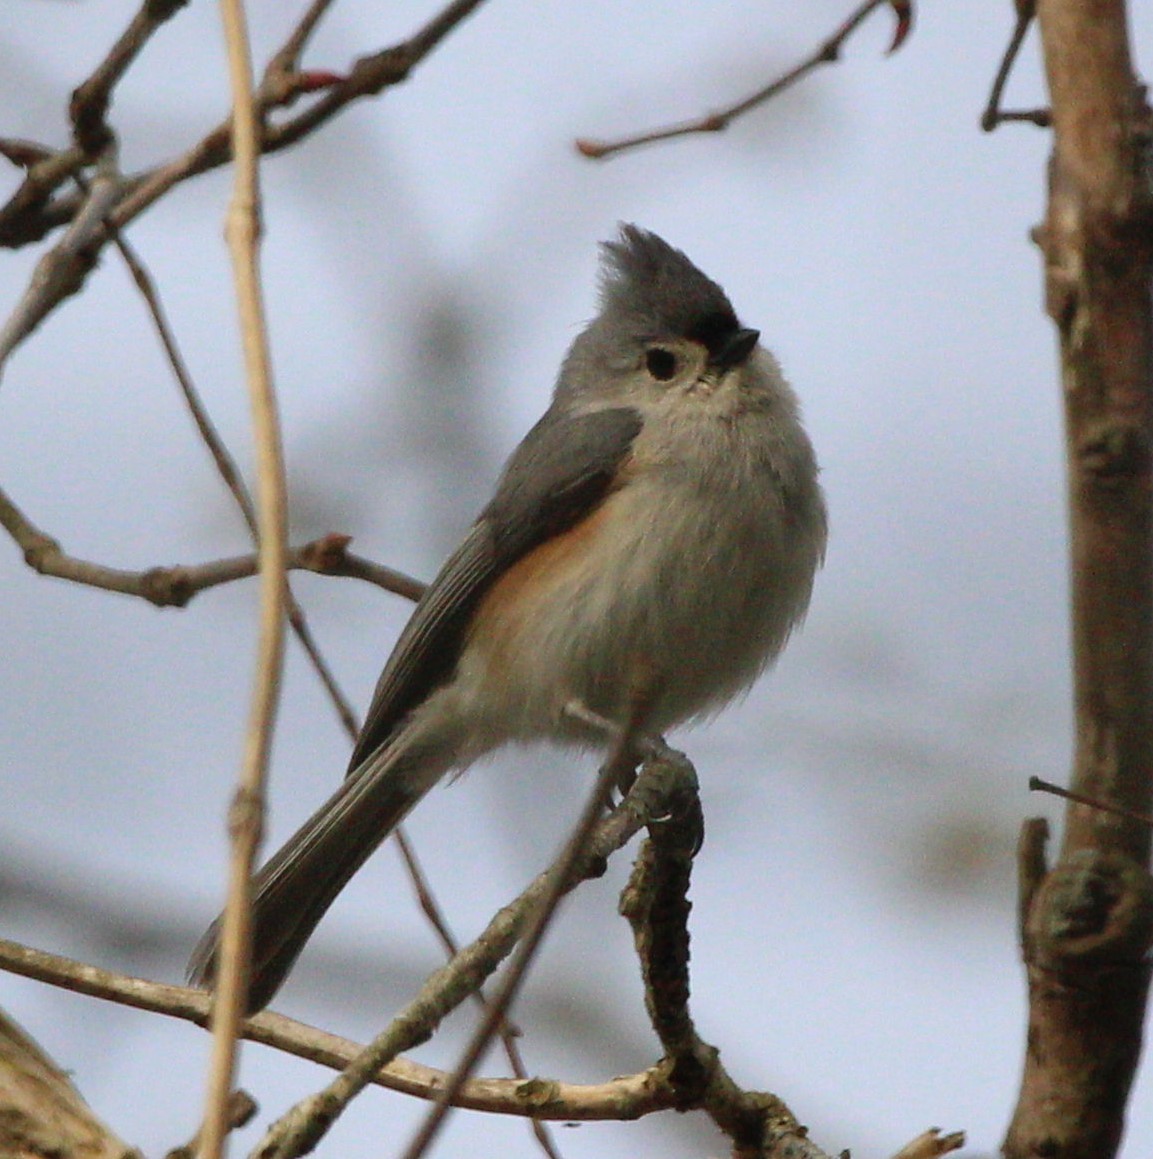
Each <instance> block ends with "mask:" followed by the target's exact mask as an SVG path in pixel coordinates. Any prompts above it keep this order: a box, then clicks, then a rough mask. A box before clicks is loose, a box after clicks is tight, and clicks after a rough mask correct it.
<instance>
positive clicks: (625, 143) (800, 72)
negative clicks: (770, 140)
mask: <svg viewBox="0 0 1153 1159" xmlns="http://www.w3.org/2000/svg"><path fill="white" fill-rule="evenodd" d="M882 5H888V6H889V7H890V8H892V9H893V12H894V14H895V15H896V18H897V25H896V28H895V30H894V32H893V39H892V41H891V42H890V44H889V49H888V51H889V52H890V53H893V52H896V51H897V49H898V48H900V47H901V45H902V44H903V43H904V42H905V39H906V38H907V37H908V35H909V32H910V30H911V29H912V27H913V4H912V0H864V2H863V3H862V4H860V5H859V6H858V7H857V8H856V9H854V11H853V12H852V13H851V14H850V15H849V17H848V18H847V19H846V20H845V21H844V22H843V23H842V24H841V25H840V27H839V28H838V29H837V30H836V32H834V33H833V35H832V36H830V37H829V38H828V39H827V40H825V41H823V42H822V43H821V44H820V45H819V46H818V47H817V48H816V49H815V51H813V52H812V53H811V54H810V55H809V56H807V57H805V59H804V60H802V61H801V62H800V64H797V65H794V66H793V67H792V68H791V69H789V70H788V72H786V73H784V74H782V75H781V76H779V77H778V78H777V79H776V80H774V81H772V82H771V83H769V84H767V85H765V86H764V88H760V89H758V90H757V91H756V92H755V93H753V94H751V95H750V96H747V97H742V98H741V99H740V100H738V101H735V102H734V103H733V104H731V105H727V106H726V107H725V108H723V109H718V110H716V111H715V112H712V113H706V114H705V115H704V116H703V117H694V118H693V119H692V120H690V121H681V122H679V123H677V124H675V125H665V126H663V127H662V128H659V129H649V130H647V131H646V132H643V133H636V134H633V135H631V136H628V137H621V138H619V139H618V140H616V141H595V140H592V139H590V138H588V137H580V138H578V139H577V141H576V142H575V144H576V148H577V152H579V153H583V154H584V156H586V157H590V158H592V159H594V160H601V159H603V158H605V157H610V156H612V155H613V154H614V153H623V152H624V151H625V150H626V149H635V148H637V146H639V145H652V144H654V143H656V142H657V141H669V140H672V139H673V138H674V137H687V136H690V135H691V134H694V133H720V132H723V131H724V130H725V129H727V128H728V127H729V125H731V124H732V123H733V121H735V120H737V118H738V117H742V116H744V114H745V113H747V112H750V111H751V110H752V109H755V108H757V107H758V106H759V105H762V104H764V103H765V102H766V101H769V100H772V98H773V97H776V96H779V95H780V94H781V93H783V92H784V91H785V90H786V89H788V88H791V87H792V86H793V85H794V84H796V83H797V81H799V80H801V79H802V78H804V77H806V76H807V75H808V74H809V73H810V72H812V71H813V70H814V69H816V68H818V67H820V66H821V65H822V64H833V63H835V62H836V61H837V60H838V59H839V58H840V55H841V48H842V47H843V45H844V43H845V41H846V40H848V39H849V37H850V36H852V34H853V33H854V32H856V30H857V29H858V28H859V27H860V25H861V24H862V23H863V22H864V21H865V19H866V18H867V17H868V16H869V15H871V14H872V13H873V12H874V11H875V10H876V9H877V8H880V7H881V6H882Z"/></svg>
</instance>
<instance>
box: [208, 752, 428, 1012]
mask: <svg viewBox="0 0 1153 1159" xmlns="http://www.w3.org/2000/svg"><path fill="white" fill-rule="evenodd" d="M447 768H448V762H447V761H444V760H437V759H436V755H435V754H432V753H430V752H428V751H427V749H426V750H425V751H423V752H418V751H414V748H413V747H412V746H406V745H404V744H403V743H400V744H392V745H389V746H388V747H387V748H386V749H385V750H383V751H381V750H378V751H377V752H376V753H374V754H373V755H372V756H371V757H370V758H369V759H368V760H367V761H365V762H364V763H363V764H362V765H360V766H359V767H358V768H356V769H355V770H353V771H352V772H351V773H350V774H349V776H348V777H347V778H345V780H344V782H343V783H342V784H341V786H340V788H339V789H337V791H336V792H335V793H333V795H332V796H331V797H330V798H329V799H328V800H327V801H326V802H325V803H324V804H323V805H322V806H321V807H320V808H319V809H318V810H317V811H316V812H315V813H314V814H313V815H312V816H311V817H310V818H309V819H308V820H307V821H305V823H304V824H303V825H302V826H301V827H300V828H299V829H298V830H297V831H296V833H295V834H294V835H293V836H292V837H291V838H289V840H288V841H287V842H286V843H285V845H284V846H283V847H282V848H281V849H280V850H279V851H278V852H276V853H275V854H274V855H273V856H272V857H271V858H270V859H269V861H268V862H267V863H266V864H265V865H264V866H262V867H261V869H260V870H259V871H258V872H257V873H256V875H255V877H254V878H253V899H252V959H251V970H250V976H249V990H248V1012H249V1013H250V1014H251V1013H253V1012H255V1011H257V1010H261V1009H263V1008H264V1007H265V1006H267V1005H268V1003H269V1002H271V1001H272V998H273V996H274V995H275V994H276V992H277V990H279V989H280V986H281V984H282V983H283V982H284V979H285V978H286V977H287V976H288V972H289V971H290V970H291V969H292V966H293V963H295V961H296V959H297V956H298V955H299V954H300V951H301V950H302V949H304V946H305V943H306V942H307V941H308V939H309V938H310V937H311V936H312V932H313V930H315V929H316V926H317V924H318V923H319V921H320V919H321V918H322V917H323V916H324V914H325V913H326V912H327V910H328V907H329V906H330V905H332V903H333V902H334V901H335V900H336V896H337V894H339V893H340V891H341V890H342V889H343V888H344V887H345V885H347V884H348V882H349V880H350V879H351V878H352V876H353V874H355V873H356V871H357V870H358V869H360V867H361V866H362V865H363V864H364V863H365V861H366V860H367V859H368V858H369V856H370V855H371V854H372V853H373V852H374V850H375V849H376V848H377V847H378V846H379V845H380V844H381V842H382V841H384V839H385V838H386V837H387V836H388V835H389V834H390V833H391V832H392V831H393V830H394V829H395V828H396V826H397V825H398V824H400V822H401V821H402V820H403V819H404V816H405V814H407V813H408V811H409V810H410V809H411V808H412V807H413V806H414V805H415V804H416V803H417V802H418V801H419V800H420V799H421V797H423V796H424V795H425V793H427V792H428V790H429V789H430V788H431V787H432V786H433V785H434V784H435V783H436V782H437V781H438V780H439V779H440V777H441V776H442V775H443V774H444V772H446V771H447ZM220 925H221V918H219V917H218V918H217V919H216V921H214V922H213V923H212V925H211V926H209V927H208V930H207V931H206V932H205V934H204V936H203V937H202V938H201V939H200V941H199V943H198V944H197V946H196V949H195V950H194V951H193V954H192V958H191V960H190V961H189V964H188V979H189V981H190V982H191V984H192V985H194V986H202V987H204V988H206V989H211V988H212V986H213V984H214V982H215V979H216V972H217V952H218V942H219V936H220Z"/></svg>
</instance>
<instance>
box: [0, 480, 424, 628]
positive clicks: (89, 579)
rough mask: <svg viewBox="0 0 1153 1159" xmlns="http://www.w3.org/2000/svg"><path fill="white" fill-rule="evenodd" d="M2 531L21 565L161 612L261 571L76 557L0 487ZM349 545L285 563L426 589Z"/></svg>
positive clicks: (221, 564)
mask: <svg viewBox="0 0 1153 1159" xmlns="http://www.w3.org/2000/svg"><path fill="white" fill-rule="evenodd" d="M0 527H3V528H4V529H5V530H6V531H7V532H8V534H9V535H11V537H12V539H13V540H14V541H15V542H16V545H17V546H18V547H19V548H20V549H21V551H23V553H24V562H25V563H27V564H28V566H29V567H31V568H33V569H34V570H35V571H37V572H39V573H40V574H41V575H46V576H52V577H54V578H56V579H64V580H69V581H70V582H72V583H78V584H83V585H84V586H86V587H93V588H100V589H101V590H102V591H108V592H118V593H120V594H121V595H126V596H136V597H138V598H139V599H142V600H147V601H148V602H149V603H150V604H155V605H156V606H157V607H161V608H183V607H185V606H186V605H187V604H188V603H189V602H190V601H191V600H192V598H193V597H194V596H196V595H197V594H198V593H200V592H203V591H207V590H208V589H209V588H214V587H218V586H219V585H220V584H227V583H233V582H235V581H236V580H242V579H248V578H250V577H251V576H254V575H256V574H257V572H258V570H259V557H258V556H257V555H255V554H253V553H249V554H248V555H238V556H231V557H228V558H226V559H217V560H211V561H209V562H207V563H200V564H177V565H174V566H171V567H152V568H146V569H145V570H144V571H127V570H125V569H123V568H115V567H109V566H107V565H106V564H102V563H94V562H93V561H91V560H86V559H80V558H78V557H76V556H72V555H69V554H67V553H66V552H65V551H64V549H63V548H62V547H61V546H60V543H59V542H58V541H57V540H56V539H54V538H53V537H52V536H50V535H48V534H47V533H46V532H44V531H42V530H41V529H40V528H39V527H37V526H36V525H35V524H34V523H33V522H32V521H31V520H30V519H29V518H28V516H27V515H25V514H24V512H23V511H22V510H21V509H20V508H19V507H17V505H16V504H15V503H14V502H13V500H12V499H11V497H10V496H9V495H8V494H7V493H6V492H5V491H4V489H3V488H0ZM351 542H352V541H351V539H350V538H349V537H348V536H347V535H337V534H331V535H325V536H322V537H321V538H320V539H314V540H310V541H309V542H308V543H304V544H301V545H300V546H299V547H294V548H291V549H290V550H289V552H288V554H287V556H286V560H285V564H286V566H287V567H288V568H290V569H291V570H296V571H311V572H315V573H317V574H318V575H331V576H347V577H350V578H353V579H359V580H363V581H365V582H366V583H371V584H374V585H375V586H376V587H380V588H383V589H384V590H385V591H387V592H393V593H394V594H396V595H399V596H404V597H405V598H406V599H411V600H415V599H419V598H420V593H421V592H422V591H423V590H424V585H423V584H422V583H421V582H420V581H419V580H416V579H413V578H412V577H411V576H407V575H405V574H404V573H403V572H398V571H395V570H393V569H392V568H390V567H385V566H384V565H383V564H379V563H375V562H374V561H373V560H370V559H365V558H363V557H362V556H358V555H354V554H353V553H352V552H350V551H349V550H348V544H349V543H351Z"/></svg>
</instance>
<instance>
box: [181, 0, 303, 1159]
mask: <svg viewBox="0 0 1153 1159" xmlns="http://www.w3.org/2000/svg"><path fill="white" fill-rule="evenodd" d="M220 12H221V20H222V23H223V26H224V38H225V42H226V44H227V46H228V73H229V81H230V87H231V90H232V151H233V154H234V156H235V170H236V172H235V181H234V185H233V194H232V200H231V202H230V205H229V210H228V218H227V222H226V225H225V236H226V238H227V240H228V248H229V252H230V253H231V255H232V269H233V278H234V280H235V283H236V297H237V313H238V315H239V321H240V331H241V338H242V340H243V347H244V367H245V378H246V380H247V383H248V394H249V399H250V402H251V407H252V425H253V431H254V435H255V440H256V465H257V487H256V513H257V525H258V529H259V534H258V536H257V555H258V558H259V562H260V629H259V639H258V642H257V657H256V672H255V687H254V688H253V692H252V704H251V709H250V714H249V720H248V727H247V729H246V732H245V745H244V759H243V764H242V766H241V770H240V775H239V778H238V783H237V789H236V795H235V797H234V799H233V804H232V807H231V809H230V810H229V835H230V838H231V843H230V844H231V851H230V856H229V864H228V879H229V880H228V897H227V901H226V903H225V907H224V915H223V918H222V922H221V932H220V962H219V967H218V969H217V973H216V985H215V989H214V994H213V1008H212V1047H213V1049H212V1057H211V1061H210V1066H209V1075H208V1092H207V1096H206V1102H205V1110H204V1121H203V1126H202V1128H201V1130H202V1137H201V1140H200V1148H199V1150H200V1155H201V1156H202V1157H203V1159H220V1156H222V1155H223V1153H224V1141H225V1139H226V1138H227V1136H228V1131H229V1101H230V1099H231V1096H232V1078H233V1073H234V1071H235V1068H236V1052H237V1046H238V1042H239V1037H240V1026H241V1023H242V1022H243V1021H244V1015H245V1010H246V1008H247V1002H248V970H249V961H250V957H251V948H252V871H253V868H254V866H255V864H256V854H257V850H258V849H259V847H260V842H261V838H262V836H263V832H264V801H265V798H264V786H265V782H266V779H267V773H268V761H269V754H270V752H271V749H272V730H273V726H274V724H275V721H276V711H277V708H278V706H279V703H280V679H281V673H282V670H283V666H284V631H285V616H286V613H287V611H288V581H287V567H286V564H287V555H288V539H287V536H288V499H287V484H286V481H285V470H284V452H283V447H282V444H281V434H280V415H279V412H278V410H277V404H276V395H275V392H274V391H273V386H272V365H271V361H272V360H271V354H270V351H269V346H268V327H267V324H266V321H265V314H264V293H263V288H262V286H261V280H260V254H259V249H260V167H259V159H260V146H259V138H260V114H259V113H258V111H257V109H256V105H255V99H254V86H253V77H252V61H251V48H250V46H249V40H248V25H247V20H246V17H245V12H244V0H222V2H221V6H220Z"/></svg>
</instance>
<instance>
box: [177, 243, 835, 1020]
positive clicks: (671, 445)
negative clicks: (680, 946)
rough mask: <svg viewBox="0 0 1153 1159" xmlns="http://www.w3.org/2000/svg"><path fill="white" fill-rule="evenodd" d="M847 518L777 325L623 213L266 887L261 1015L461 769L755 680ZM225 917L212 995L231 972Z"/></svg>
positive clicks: (801, 611) (714, 703)
mask: <svg viewBox="0 0 1153 1159" xmlns="http://www.w3.org/2000/svg"><path fill="white" fill-rule="evenodd" d="M827 525H828V519H827V513H826V505H825V499H824V495H823V492H822V489H821V486H820V482H819V470H818V465H817V460H816V456H815V453H814V450H813V446H812V443H811V442H810V440H809V437H808V435H807V434H806V432H805V429H804V426H803V425H802V421H801V417H800V406H799V402H798V399H797V396H796V394H795V393H794V391H793V390H792V388H791V387H790V386H789V384H788V383H787V382H786V380H785V378H784V376H783V374H782V372H781V368H780V366H779V364H778V362H777V360H776V359H775V358H774V356H773V355H772V354H771V353H770V352H769V351H768V350H767V349H766V348H765V347H764V346H763V345H762V344H761V342H760V332H759V331H758V330H755V329H751V328H749V327H746V326H743V325H742V324H741V322H740V321H739V320H738V317H737V314H736V312H735V310H734V308H733V306H732V304H731V302H730V301H729V298H728V296H727V295H726V294H725V292H724V290H723V289H722V288H721V287H720V286H719V285H718V284H717V283H716V282H714V281H713V280H712V279H711V278H709V277H707V276H706V275H705V274H704V273H702V272H701V271H700V270H699V269H698V268H697V267H696V266H695V265H694V264H693V263H692V261H690V260H689V258H688V257H687V256H686V255H685V254H684V253H683V252H681V251H680V250H678V249H676V248H674V247H673V246H671V245H670V244H669V243H667V242H666V241H664V240H663V239H662V238H661V237H659V236H658V235H657V234H655V233H652V232H650V231H648V230H646V229H643V228H641V227H639V226H636V225H632V224H625V225H622V226H621V227H620V229H619V233H618V235H617V236H616V237H614V238H613V239H612V240H610V241H607V242H604V243H602V246H601V272H600V309H599V312H598V313H597V315H596V316H595V317H594V318H593V319H592V321H591V322H589V324H588V325H587V326H586V327H585V329H584V330H583V331H582V332H581V333H580V334H579V335H578V336H577V337H576V339H575V340H574V341H573V343H572V345H571V346H570V348H569V350H568V352H567V354H566V355H565V357H564V359H563V361H562V364H561V367H560V371H559V374H558V376H557V380H556V385H555V388H554V390H553V394H552V399H551V402H550V404H549V406H548V408H547V409H546V410H545V412H544V414H543V415H542V416H541V418H540V419H539V420H538V422H537V423H536V424H535V425H534V426H533V427H532V428H531V430H530V431H529V432H528V434H527V435H526V436H525V437H524V439H523V440H522V442H521V443H520V444H519V445H518V446H517V447H516V449H515V450H514V451H513V452H512V454H511V456H510V457H509V459H508V461H507V463H506V465H505V467H504V470H503V471H502V473H501V475H500V478H499V481H498V482H497V485H496V488H495V492H494V494H493V496H492V498H491V500H490V501H489V502H488V504H487V505H486V506H485V507H484V509H483V510H482V511H481V513H480V515H479V517H478V518H477V519H476V521H475V523H473V525H472V527H471V529H470V530H469V531H468V532H467V534H466V535H465V536H464V539H463V541H462V542H461V543H460V545H459V546H458V547H457V548H456V550H455V551H453V552H452V554H451V555H450V556H449V557H448V559H447V560H446V561H445V563H444V565H443V566H442V567H441V569H440V571H439V573H438V574H437V576H436V578H435V579H434V580H433V581H432V583H431V584H429V586H428V588H427V589H426V590H425V592H424V594H423V596H422V597H421V599H420V600H419V602H418V603H417V605H416V607H415V609H414V611H413V613H412V616H411V618H410V619H409V621H408V623H407V625H406V627H405V628H404V629H403V631H402V632H401V634H400V636H399V638H398V640H397V642H396V645H395V647H394V648H393V651H392V653H391V655H390V656H389V658H388V661H387V662H386V664H385V666H384V669H383V671H382V673H381V676H380V679H379V681H378V683H377V685H376V690H375V693H374V695H373V699H372V702H371V706H370V708H369V710H368V713H367V715H366V717H365V721H364V724H363V727H362V728H361V731H360V734H359V736H358V738H357V740H356V743H355V746H354V748H353V752H352V756H351V759H350V761H349V765H348V771H347V775H346V776H345V778H344V780H343V782H342V783H341V785H340V787H339V788H338V789H336V791H335V792H334V793H333V794H332V795H331V796H330V797H329V798H328V799H327V800H326V801H325V802H324V803H323V804H321V805H320V807H319V808H318V809H317V810H316V811H315V812H314V813H313V814H312V816H311V817H309V819H308V820H306V821H305V822H304V823H303V825H301V827H300V828H299V829H298V830H297V832H296V833H295V834H294V835H293V836H292V837H290V838H289V839H288V841H287V842H286V843H285V844H284V845H283V846H282V847H281V848H280V849H279V851H278V852H276V853H275V854H274V855H273V856H272V857H271V858H270V859H269V860H268V862H267V863H266V864H264V865H263V866H262V867H261V868H260V869H259V870H258V871H257V872H256V873H255V875H254V877H253V883H252V886H253V889H252V951H251V965H250V975H249V989H248V995H247V1009H248V1010H249V1011H250V1012H254V1011H257V1010H260V1009H262V1008H263V1007H265V1006H266V1005H267V1004H268V1003H269V1002H270V1001H271V1000H272V998H273V997H274V996H275V994H276V992H277V991H278V989H279V988H280V986H281V984H282V983H283V981H284V979H285V978H286V976H287V975H288V973H289V971H290V970H291V969H292V966H293V965H294V963H295V962H296V959H297V956H298V955H299V953H300V952H301V950H302V949H303V948H304V945H305V943H306V942H307V941H308V939H309V938H310V937H311V935H312V933H313V931H314V930H315V928H316V926H317V924H318V923H319V922H320V920H321V918H322V917H323V916H324V914H325V913H326V911H327V910H328V908H329V907H330V906H331V904H332V903H333V901H334V900H335V899H336V897H337V895H338V894H339V893H340V891H341V890H342V889H343V888H344V886H345V885H346V884H347V883H348V881H349V880H350V879H351V878H352V877H353V875H354V874H355V873H356V872H357V871H358V870H359V869H360V868H361V866H362V865H363V864H364V862H365V861H366V860H367V858H368V857H369V856H370V855H371V854H372V853H373V851H374V850H375V849H376V848H377V847H378V846H379V845H380V844H381V842H382V841H383V840H384V839H385V838H386V837H387V836H388V835H389V834H390V833H391V832H392V831H393V830H394V829H395V828H396V826H397V825H398V824H399V823H400V822H401V820H402V819H403V818H404V817H405V816H406V815H407V814H408V812H409V811H410V810H411V809H412V808H413V806H415V805H416V804H417V802H418V801H420V800H421V798H422V797H423V796H424V795H425V794H426V793H427V792H428V791H429V789H431V788H432V786H433V785H435V784H436V783H437V782H438V781H440V780H441V779H442V778H444V777H445V776H446V775H448V774H459V773H460V772H462V771H463V770H464V769H466V768H467V767H468V766H469V765H471V764H472V763H473V762H475V761H476V760H477V759H478V758H480V757H481V756H483V755H484V754H486V753H489V752H491V751H492V750H494V749H497V748H499V747H501V746H503V745H507V744H522V743H532V742H538V741H547V742H553V743H556V744H559V745H562V746H575V747H577V748H580V749H598V748H599V749H602V750H603V749H607V748H608V747H609V742H610V739H611V738H609V737H608V736H606V732H605V729H604V728H601V727H597V723H596V722H597V721H598V720H599V721H602V722H604V723H605V724H606V725H607V726H608V727H609V728H610V729H611V728H616V729H617V730H623V729H625V728H626V726H627V727H628V728H631V729H635V730H637V732H638V734H643V735H649V736H654V737H655V736H660V735H662V734H664V733H665V732H666V731H667V730H669V729H671V728H673V727H675V726H678V725H682V724H686V723H693V722H698V721H700V720H703V719H707V718H709V717H711V716H713V715H714V714H715V713H716V712H717V711H719V710H720V709H721V708H722V707H724V705H725V704H727V703H728V702H729V701H731V700H732V699H734V698H735V697H738V696H740V695H742V694H743V693H744V692H745V691H747V689H748V688H749V687H750V686H751V685H752V684H753V682H754V681H755V680H756V679H757V677H758V676H759V675H760V673H761V672H762V671H763V670H764V669H765V668H766V667H767V666H768V665H769V664H770V663H771V662H772V661H773V660H774V659H775V658H776V657H777V655H778V654H779V653H780V651H781V649H782V648H783V647H784V646H785V643H786V642H787V640H788V639H789V637H790V634H791V633H792V631H793V629H794V628H795V627H796V626H797V625H798V624H799V623H800V621H801V620H802V619H803V618H804V616H805V613H806V611H807V609H808V606H809V601H810V596H811V592H812V588H813V583H814V577H815V574H816V572H817V570H818V569H819V568H820V566H821V565H822V563H823V561H824V555H825V545H826V538H827ZM573 706H578V707H579V709H580V711H575V712H574V711H573ZM220 922H221V919H220V918H217V920H216V921H215V922H214V923H213V924H212V925H211V926H210V927H209V929H208V930H207V932H206V933H205V935H204V936H203V937H202V939H201V940H200V943H199V944H198V946H197V948H196V950H195V951H194V953H193V956H192V959H191V962H190V966H189V979H190V981H191V982H192V983H193V984H194V985H198V986H203V987H206V988H211V987H212V986H213V984H214V980H215V976H216V969H217V954H218V939H219V933H220Z"/></svg>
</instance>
